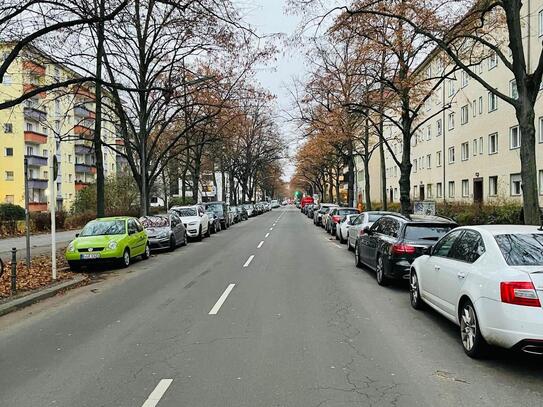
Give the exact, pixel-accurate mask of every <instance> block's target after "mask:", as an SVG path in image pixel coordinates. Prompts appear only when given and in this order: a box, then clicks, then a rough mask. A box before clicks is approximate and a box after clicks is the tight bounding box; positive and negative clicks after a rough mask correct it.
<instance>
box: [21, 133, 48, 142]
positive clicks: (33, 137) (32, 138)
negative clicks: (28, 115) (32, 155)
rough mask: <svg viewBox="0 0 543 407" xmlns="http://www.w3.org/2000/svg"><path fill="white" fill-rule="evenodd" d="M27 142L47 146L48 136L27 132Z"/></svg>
mask: <svg viewBox="0 0 543 407" xmlns="http://www.w3.org/2000/svg"><path fill="white" fill-rule="evenodd" d="M25 141H26V142H27V143H32V144H47V134H43V133H37V132H35V131H29V130H27V131H25Z"/></svg>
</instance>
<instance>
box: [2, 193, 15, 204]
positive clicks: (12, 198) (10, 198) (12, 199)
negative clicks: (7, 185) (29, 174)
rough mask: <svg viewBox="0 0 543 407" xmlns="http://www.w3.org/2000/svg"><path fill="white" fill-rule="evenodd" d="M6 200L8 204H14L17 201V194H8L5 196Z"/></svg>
mask: <svg viewBox="0 0 543 407" xmlns="http://www.w3.org/2000/svg"><path fill="white" fill-rule="evenodd" d="M4 202H5V203H8V204H12V203H14V202H15V195H6V197H5V198H4Z"/></svg>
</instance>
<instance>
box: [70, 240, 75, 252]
mask: <svg viewBox="0 0 543 407" xmlns="http://www.w3.org/2000/svg"><path fill="white" fill-rule="evenodd" d="M68 251H69V252H70V253H73V252H75V245H74V242H70V244H69V245H68Z"/></svg>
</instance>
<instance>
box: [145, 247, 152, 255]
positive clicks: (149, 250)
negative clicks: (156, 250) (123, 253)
mask: <svg viewBox="0 0 543 407" xmlns="http://www.w3.org/2000/svg"><path fill="white" fill-rule="evenodd" d="M145 256H147V257H149V256H151V249H149V246H145Z"/></svg>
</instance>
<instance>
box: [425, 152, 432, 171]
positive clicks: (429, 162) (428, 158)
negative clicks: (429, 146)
mask: <svg viewBox="0 0 543 407" xmlns="http://www.w3.org/2000/svg"><path fill="white" fill-rule="evenodd" d="M426 168H428V169H430V168H432V154H427V155H426Z"/></svg>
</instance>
